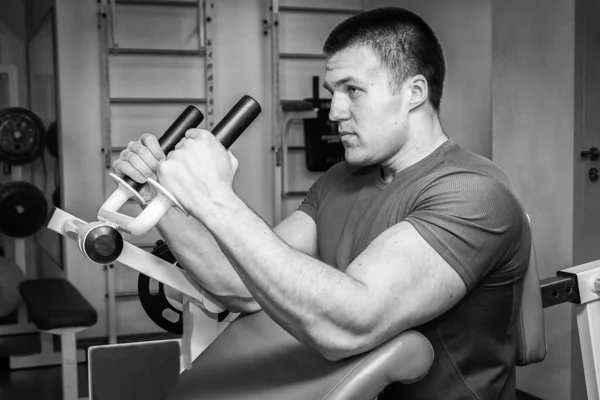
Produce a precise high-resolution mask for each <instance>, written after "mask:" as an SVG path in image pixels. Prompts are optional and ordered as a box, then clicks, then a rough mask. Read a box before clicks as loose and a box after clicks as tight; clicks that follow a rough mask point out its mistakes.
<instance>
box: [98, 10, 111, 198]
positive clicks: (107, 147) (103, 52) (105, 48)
mask: <svg viewBox="0 0 600 400" xmlns="http://www.w3.org/2000/svg"><path fill="white" fill-rule="evenodd" d="M111 17H114V15H113V14H112V13H109V12H108V7H107V4H106V0H102V2H100V5H99V10H98V28H99V29H100V35H99V37H100V64H101V65H100V93H101V103H100V106H101V112H102V118H101V121H102V122H101V129H102V152H103V166H102V184H103V189H104V192H103V193H104V194H106V193H107V192H108V187H107V186H108V185H109V184H112V181H110V180H109V179H108V175H107V174H106V170H108V169H110V167H111V163H112V160H111V147H112V143H111V124H110V111H111V110H110V76H109V68H110V60H109V57H110V54H109V46H110V43H109V35H110V29H109V26H110V24H111V22H110V21H109V18H111Z"/></svg>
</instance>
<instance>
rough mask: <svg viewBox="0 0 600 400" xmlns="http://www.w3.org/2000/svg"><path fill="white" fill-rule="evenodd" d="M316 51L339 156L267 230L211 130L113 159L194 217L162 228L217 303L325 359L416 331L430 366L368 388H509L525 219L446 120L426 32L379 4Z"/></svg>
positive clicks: (505, 184)
mask: <svg viewBox="0 0 600 400" xmlns="http://www.w3.org/2000/svg"><path fill="white" fill-rule="evenodd" d="M324 52H325V54H326V55H327V64H326V73H325V80H324V81H325V83H324V86H325V87H326V88H327V89H328V90H329V91H330V92H331V94H332V101H331V111H330V115H329V118H330V119H331V120H332V121H334V122H336V123H337V124H338V127H339V132H340V135H341V140H342V143H343V145H344V148H345V158H346V161H345V162H342V163H339V164H337V165H335V166H334V167H332V168H331V169H330V170H329V171H327V172H326V173H324V174H323V176H322V177H321V178H320V179H319V180H318V181H317V182H316V183H315V184H314V185H313V186H312V188H311V189H310V191H309V193H308V195H307V196H306V198H305V200H304V201H303V203H302V205H301V206H300V207H299V209H298V210H296V211H295V212H293V213H292V214H291V215H290V216H289V217H288V218H287V219H285V220H284V221H282V222H281V223H280V224H278V225H277V226H276V227H275V228H274V229H271V228H270V227H269V226H267V224H266V223H264V222H263V221H262V220H261V219H260V218H259V217H258V216H256V215H255V214H254V213H253V212H252V211H251V210H250V209H249V208H248V207H247V206H246V205H245V204H244V202H243V201H242V200H241V199H240V198H239V197H238V196H237V195H236V194H235V192H234V191H233V189H232V181H233V179H234V176H235V172H236V170H237V167H238V163H237V160H236V159H235V157H234V156H233V155H232V154H231V153H230V152H227V151H226V150H225V149H224V148H223V147H222V146H221V145H220V144H219V142H218V141H217V140H216V139H214V137H213V136H212V134H211V133H210V132H208V131H205V130H201V129H192V130H189V131H188V132H187V134H186V138H185V139H183V140H182V141H181V142H180V143H179V144H178V145H177V147H176V150H174V151H173V152H171V153H170V154H169V156H168V157H166V159H165V157H164V154H162V152H161V150H160V148H159V146H158V143H157V140H156V138H155V137H154V136H152V135H144V136H142V138H141V140H140V141H139V142H135V143H132V144H130V146H128V150H125V151H124V152H123V153H122V154H121V156H120V158H119V160H118V161H116V162H115V164H114V169H115V170H116V171H117V172H119V173H121V174H124V175H128V176H131V177H132V178H134V179H136V180H138V181H141V182H143V181H144V179H145V177H148V176H154V175H155V174H156V175H157V177H158V179H159V181H160V182H161V183H162V184H163V185H164V186H165V187H166V188H167V189H168V190H169V191H170V192H171V193H172V194H173V195H174V196H175V197H176V198H177V199H178V200H179V201H180V202H181V203H182V205H183V206H184V207H185V208H186V210H187V211H188V212H189V213H190V215H191V218H189V219H186V218H184V217H182V216H181V215H180V214H178V213H177V212H171V213H169V214H168V215H167V216H166V217H165V218H163V220H162V221H161V222H160V224H159V230H160V232H161V234H162V235H163V237H164V238H165V240H166V241H167V242H168V243H169V245H170V247H171V248H172V250H173V251H174V253H175V254H176V256H177V258H178V260H179V261H180V263H181V264H182V265H184V266H185V268H186V269H187V270H188V271H190V273H191V275H192V276H193V279H195V280H196V283H197V284H199V285H200V286H202V288H204V289H205V290H206V291H207V292H208V293H210V295H211V296H212V297H213V298H214V299H216V300H218V301H219V302H221V303H222V304H225V305H226V306H227V307H228V308H230V309H232V310H235V311H243V312H253V311H256V310H259V309H263V310H264V311H265V312H266V313H267V314H268V315H269V316H270V317H271V318H272V319H273V320H275V321H276V322H277V323H278V324H280V325H281V326H282V327H283V328H284V329H286V330H287V331H288V332H289V333H290V334H292V335H293V336H295V337H296V338H297V339H298V340H300V341H301V342H303V343H304V344H306V345H307V346H309V347H312V348H314V349H316V350H317V351H319V352H320V353H321V354H323V356H324V357H326V358H328V359H330V360H337V359H340V358H344V357H348V356H351V355H354V354H358V353H361V352H364V351H367V350H370V349H373V348H374V347H376V346H378V345H380V344H381V343H383V342H384V341H386V340H388V339H390V338H392V337H393V336H395V335H397V334H398V333H400V332H402V331H404V330H406V329H409V328H415V329H417V330H419V331H420V332H422V333H423V334H424V335H425V336H426V337H427V338H428V339H429V341H430V342H431V344H432V345H433V347H434V350H435V361H434V365H433V367H432V369H431V371H430V372H429V373H428V375H427V376H426V377H425V378H424V379H422V380H421V381H419V382H416V383H414V384H410V385H392V386H390V387H389V388H388V389H386V391H385V393H384V394H383V395H382V396H380V398H403V399H405V398H406V399H413V400H415V399H428V400H431V399H445V400H449V399H512V398H514V396H515V371H514V362H515V353H516V335H515V333H516V332H515V322H516V318H517V311H518V308H519V304H520V299H521V293H522V281H523V277H524V273H525V270H526V267H527V264H528V261H529V252H530V231H529V226H528V223H527V219H526V214H525V212H524V211H523V208H522V207H521V205H520V203H519V201H518V199H517V198H516V196H515V195H514V194H513V192H512V190H511V189H510V183H509V181H508V179H507V177H506V176H505V175H504V174H503V173H502V171H501V170H500V169H499V168H498V167H497V166H495V165H494V164H493V163H491V162H490V161H488V160H486V159H484V158H483V157H480V156H477V155H474V154H472V153H469V152H467V151H465V150H463V149H461V148H460V147H459V146H458V145H457V144H455V143H453V142H452V141H451V140H449V139H448V137H447V136H446V135H445V133H444V131H443V129H442V126H441V124H440V121H439V110H440V101H441V97H442V88H443V81H444V75H445V64H444V58H443V52H442V49H441V46H440V44H439V42H438V40H437V38H436V37H435V34H434V33H433V31H432V30H431V28H430V27H429V26H428V25H427V24H426V23H425V22H424V21H423V20H421V19H420V18H419V17H418V16H416V15H414V14H413V13H411V12H409V11H406V10H403V9H400V8H383V9H377V10H372V11H368V12H365V13H363V14H360V15H357V16H354V17H351V18H349V19H348V20H346V21H344V22H342V23H340V24H339V25H338V26H337V27H336V28H335V29H334V30H333V31H332V32H331V34H330V35H329V37H328V38H327V40H326V42H325V45H324Z"/></svg>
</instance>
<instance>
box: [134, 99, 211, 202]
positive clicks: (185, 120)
mask: <svg viewBox="0 0 600 400" xmlns="http://www.w3.org/2000/svg"><path fill="white" fill-rule="evenodd" d="M203 119H204V114H202V112H200V110H198V109H197V108H196V107H194V106H187V108H186V109H185V110H184V111H183V112H182V113H181V115H180V116H179V117H177V119H176V120H175V122H173V124H171V126H170V127H169V129H167V130H166V131H165V133H164V134H163V135H162V136H161V137H160V138H159V139H158V143H159V144H160V148H161V149H162V151H163V152H164V153H165V155H167V154H169V152H170V151H171V150H173V149H174V148H175V145H177V143H179V141H180V140H181V139H182V138H183V137H184V136H185V132H186V131H187V130H188V129H193V128H196V127H197V126H198V125H200V122H202V120H203ZM123 180H124V181H125V183H127V184H128V185H129V186H131V187H132V188H133V189H134V190H136V191H138V192H139V190H140V189H141V188H142V186H144V184H143V183H139V182H136V181H134V180H133V179H131V178H130V177H128V176H127V177H124V178H123Z"/></svg>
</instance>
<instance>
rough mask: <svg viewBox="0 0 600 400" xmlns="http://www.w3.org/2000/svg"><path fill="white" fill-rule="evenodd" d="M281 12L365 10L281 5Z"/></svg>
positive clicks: (341, 12) (352, 12)
mask: <svg viewBox="0 0 600 400" xmlns="http://www.w3.org/2000/svg"><path fill="white" fill-rule="evenodd" d="M279 11H280V12H297V13H324V14H360V13H361V12H363V10H358V9H343V8H321V7H297V6H280V7H279Z"/></svg>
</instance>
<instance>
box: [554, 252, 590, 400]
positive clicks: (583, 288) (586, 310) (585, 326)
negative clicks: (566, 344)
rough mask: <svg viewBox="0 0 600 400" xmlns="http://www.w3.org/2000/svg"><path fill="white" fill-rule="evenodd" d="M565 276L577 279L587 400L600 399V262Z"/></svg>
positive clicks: (569, 272)
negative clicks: (570, 275) (573, 276)
mask: <svg viewBox="0 0 600 400" xmlns="http://www.w3.org/2000/svg"><path fill="white" fill-rule="evenodd" d="M561 273H567V274H573V275H575V276H577V286H578V288H579V297H580V304H576V305H575V314H576V316H577V328H578V329H577V330H578V331H579V341H580V344H581V356H582V359H583V371H584V375H585V384H586V388H587V398H588V400H600V260H597V261H593V262H590V263H586V264H581V265H578V266H575V267H572V268H567V269H564V270H562V271H561ZM559 274H560V273H559Z"/></svg>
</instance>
